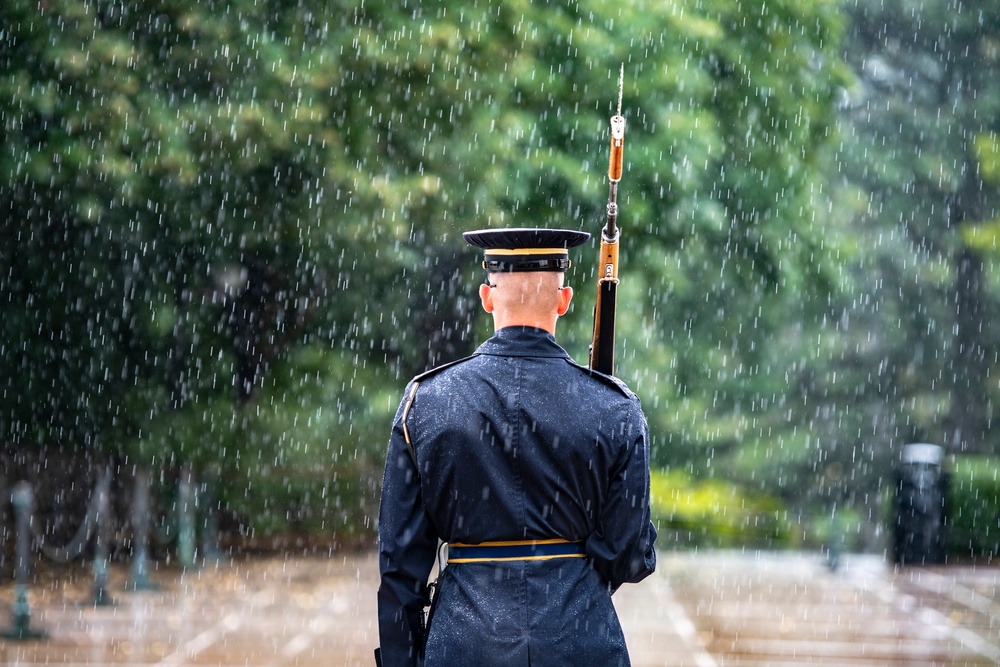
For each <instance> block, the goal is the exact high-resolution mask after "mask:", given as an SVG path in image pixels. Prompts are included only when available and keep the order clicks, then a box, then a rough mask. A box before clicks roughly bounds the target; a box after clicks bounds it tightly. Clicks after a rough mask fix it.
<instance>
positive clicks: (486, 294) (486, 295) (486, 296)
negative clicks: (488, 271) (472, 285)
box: [479, 284, 493, 313]
mask: <svg viewBox="0 0 1000 667" xmlns="http://www.w3.org/2000/svg"><path fill="white" fill-rule="evenodd" d="M479 300H480V301H482V302H483V310H485V311H486V312H487V313H492V312H493V289H492V288H491V287H490V286H489V285H485V284H484V285H480V286H479Z"/></svg>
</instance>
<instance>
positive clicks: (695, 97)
mask: <svg viewBox="0 0 1000 667" xmlns="http://www.w3.org/2000/svg"><path fill="white" fill-rule="evenodd" d="M844 18H845V17H844V16H843V15H842V14H841V13H840V11H839V8H838V6H837V5H836V3H834V2H828V1H826V0H813V1H811V2H802V1H801V0H778V1H777V2H775V1H768V2H765V1H764V0H703V1H702V2H700V3H696V4H695V5H694V6H690V5H689V3H681V2H657V3H639V4H637V5H628V4H623V3H613V2H604V1H601V0H592V1H587V2H558V3H556V2H553V3H531V2H524V1H514V2H502V3H501V2H496V3H495V2H478V3H472V4H471V5H470V4H469V3H466V2H436V3H425V2H415V1H412V0H408V1H406V2H403V3H388V2H365V3H363V4H361V5H358V4H356V3H342V2H336V1H334V0H301V1H297V2H282V1H280V0H271V1H269V2H260V1H259V0H257V1H254V2H251V1H249V0H246V1H242V0H226V1H222V0H218V1H215V2H204V1H202V2H194V0H191V1H183V2H163V1H162V0H143V1H140V0H134V1H132V2H127V3H120V2H105V1H103V0H48V1H47V2H45V3H37V2H34V1H28V0H10V1H8V2H5V3H4V5H3V7H2V9H0V20H2V24H0V26H2V27H0V128H2V132H3V152H2V154H0V210H2V211H3V222H2V229H0V234H2V240H3V243H2V245H0V253H2V256H3V266H4V268H5V273H4V274H3V275H0V293H2V294H3V295H4V296H3V299H4V311H5V316H4V318H3V324H2V325H0V326H2V327H3V337H2V346H3V347H2V351H0V377H2V379H0V433H2V437H3V438H4V443H5V445H4V446H5V447H9V448H15V449H16V448H22V447H36V446H40V445H45V446H48V447H52V446H61V447H74V448H78V447H86V448H90V449H92V450H93V451H94V452H95V453H108V452H111V453H115V454H116V455H119V456H126V457H138V458H140V459H142V460H144V461H147V462H150V461H153V462H158V463H161V464H162V463H163V462H164V461H166V462H168V463H169V462H171V461H180V460H194V461H196V462H198V463H199V465H202V466H209V465H214V466H219V467H221V470H222V471H223V472H222V474H223V476H224V477H227V479H228V481H229V482H230V485H229V488H230V489H231V491H230V493H231V500H232V502H234V503H239V502H241V501H240V498H239V496H240V495H241V494H243V495H244V496H246V495H247V494H252V489H253V488H254V487H253V485H254V484H260V483H261V482H260V481H259V479H260V477H261V476H262V475H265V474H266V475H268V476H269V479H274V478H277V479H279V480H283V481H282V482H281V483H283V484H285V482H287V484H285V486H286V487H287V488H291V486H292V485H293V482H294V479H296V478H297V476H298V477H302V476H303V475H304V476H311V477H310V479H313V480H315V479H320V480H322V481H320V482H318V483H319V487H316V486H315V485H313V486H312V487H310V488H311V489H313V491H311V493H316V494H319V495H321V496H324V497H330V498H332V497H334V496H336V490H337V489H338V488H340V487H341V486H343V483H342V482H341V483H338V482H337V481H336V480H337V479H338V475H340V477H339V479H341V480H343V479H344V477H343V476H344V475H347V476H349V477H351V478H352V479H356V478H359V477H360V478H361V480H362V481H361V483H360V487H358V488H360V489H361V490H360V491H352V498H355V499H354V500H351V501H350V502H363V501H358V500H356V497H364V496H365V494H366V493H368V492H367V491H366V490H365V483H366V478H365V475H366V474H368V472H370V470H371V469H372V468H374V467H376V466H377V464H378V462H379V460H380V459H381V450H382V446H383V443H384V440H385V437H386V433H387V431H386V429H387V423H388V419H389V418H390V417H391V414H392V411H393V410H394V408H395V405H396V402H397V401H398V391H399V390H400V388H401V386H402V383H403V382H404V381H405V379H406V378H407V377H408V376H410V375H411V374H413V373H416V372H418V371H420V370H423V369H424V368H426V367H428V366H430V365H433V364H436V363H439V362H441V361H446V360H449V359H453V358H457V357H459V356H462V355H463V354H466V353H468V352H470V351H471V350H472V349H473V348H474V346H475V344H476V343H477V341H478V340H479V339H481V338H482V337H483V335H484V334H485V332H486V324H487V323H486V322H485V321H484V320H483V318H482V317H481V316H480V315H479V314H478V313H477V303H476V301H475V290H474V284H475V281H476V280H477V279H478V277H479V276H478V271H477V269H476V268H475V264H476V261H477V257H476V255H475V253H474V252H472V251H471V249H469V248H467V247H466V246H465V244H464V243H463V242H462V240H461V232H462V231H465V230H467V229H471V228H478V227H487V226H501V225H510V226H540V225H557V226H562V227H571V228H577V229H586V230H588V231H591V232H595V233H596V231H597V230H598V229H599V228H600V225H601V223H602V217H603V211H604V203H605V201H606V196H607V184H606V177H605V175H604V174H605V165H606V160H607V148H608V147H607V141H608V117H609V116H610V115H611V114H612V113H613V105H614V104H615V102H616V98H617V92H618V91H617V76H618V72H619V67H620V66H621V65H622V64H623V63H624V66H625V89H624V104H623V113H624V114H625V116H626V118H627V121H628V131H627V134H626V148H625V162H626V172H625V177H624V179H623V181H622V185H621V195H622V201H621V205H622V217H621V219H620V222H621V225H622V227H623V229H624V234H625V237H624V238H625V242H624V243H625V246H624V249H623V267H622V276H621V277H622V293H623V296H622V298H623V310H622V312H621V314H620V316H619V318H620V329H621V333H620V348H621V350H622V351H623V352H624V354H623V355H621V359H622V360H621V362H620V368H621V374H622V375H623V377H624V378H625V379H626V380H627V381H628V382H629V383H630V384H631V385H632V386H633V387H634V388H635V389H636V390H637V392H638V393H639V394H640V396H641V397H642V398H643V400H644V403H645V405H646V408H647V412H648V413H649V416H650V422H651V426H652V429H653V433H654V441H655V451H654V454H655V457H656V460H657V462H658V463H659V464H676V465H683V466H686V467H688V468H690V469H691V470H692V471H697V472H702V471H706V470H707V471H709V472H711V471H712V470H714V469H715V468H713V466H712V464H713V463H714V462H720V461H722V462H730V463H732V464H733V465H737V464H739V465H738V466H737V467H740V469H742V470H745V471H747V470H748V471H750V472H748V473H747V475H748V477H753V479H754V480H757V478H756V477H754V476H755V475H757V474H758V473H761V474H763V472H766V471H767V470H769V469H770V467H774V466H779V465H780V464H781V462H782V461H783V460H784V459H783V458H782V454H781V452H779V451H775V452H774V454H773V457H771V454H770V453H769V454H768V458H767V459H766V461H765V460H764V459H763V458H761V461H763V463H761V465H760V466H755V465H754V464H752V462H751V463H748V462H747V461H746V460H745V459H746V457H747V456H748V455H747V454H746V452H751V451H758V452H763V451H764V450H765V449H767V450H770V449H776V450H786V449H796V448H800V447H804V448H806V449H808V448H809V447H810V446H812V445H810V444H809V441H808V438H805V437H804V436H803V433H804V431H805V430H806V428H807V426H806V424H808V423H810V422H809V420H810V419H812V418H813V417H814V415H812V416H811V415H810V414H809V411H810V410H812V409H813V405H814V404H813V403H811V402H809V401H808V400H806V399H805V398H804V395H805V393H808V392H810V391H812V390H813V389H814V388H815V387H814V384H811V382H812V381H811V380H810V379H809V376H810V374H816V373H820V374H821V373H823V372H826V371H825V368H826V366H825V365H819V366H818V365H817V364H816V363H815V362H816V358H817V356H821V355H823V354H825V353H826V352H825V351H826V350H831V351H832V350H837V349H841V347H842V346H843V345H844V341H843V339H842V338H841V333H842V332H841V331H840V330H839V329H835V330H833V331H831V330H830V328H829V326H828V321H827V320H826V319H824V318H825V317H826V311H828V310H831V309H830V308H827V306H828V305H829V304H830V303H832V302H833V301H834V299H835V296H836V295H837V294H839V293H840V291H841V290H842V289H843V287H844V284H845V280H846V279H845V276H844V273H843V264H842V263H843V261H844V260H845V257H847V256H850V255H851V253H852V252H855V251H856V248H853V247H852V246H851V242H852V240H853V238H852V235H851V234H852V233H853V232H852V230H848V229H845V226H844V225H843V224H842V223H843V222H844V217H842V216H837V215H833V214H832V211H833V208H832V207H833V202H834V201H835V195H836V193H834V192H831V188H830V185H829V181H830V179H829V177H830V164H831V162H830V160H831V155H832V154H833V148H834V147H835V146H836V145H837V137H836V123H837V118H838V117H837V101H838V96H839V95H842V91H843V89H844V88H845V87H846V86H847V85H848V82H849V80H850V76H849V74H848V72H847V70H846V69H845V68H844V66H843V65H842V64H841V63H840V61H839V54H840V47H839V43H840V40H841V36H842V32H843V26H844ZM838 196H839V195H838ZM594 255H596V248H591V249H590V251H589V252H588V248H586V247H585V248H583V249H582V252H581V253H579V256H578V257H577V259H576V260H575V261H576V266H575V268H574V269H573V271H572V272H571V274H570V281H571V282H572V283H573V284H574V285H575V286H576V288H577V294H578V303H577V306H576V307H575V309H574V311H573V312H572V313H571V315H570V316H569V318H567V320H566V322H565V324H563V325H561V330H560V336H561V339H562V340H563V342H564V343H565V344H566V346H567V348H568V349H570V351H571V352H572V353H573V354H574V355H575V356H576V357H577V358H578V359H581V360H582V359H583V358H584V356H585V346H586V341H587V340H588V339H589V328H590V317H589V316H590V307H591V306H592V303H593V294H592V291H593V290H592V282H593V281H592V273H593V270H594V265H595V261H594V259H595V258H594ZM909 270H913V269H912V267H910V269H909ZM814 295H819V296H815V297H814ZM807 302H808V303H807ZM817 302H819V303H820V305H819V306H817V305H816V304H817ZM810 304H812V305H810ZM820 312H822V313H823V315H822V316H820V315H818V313H820ZM810 318H813V319H812V320H810ZM817 332H819V334H817ZM848 333H849V334H850V335H855V334H854V330H853V329H852V330H850V331H849V332H848ZM817 335H818V336H819V340H820V343H821V346H822V348H823V351H818V350H817V349H816V340H817V338H816V336H817ZM831 353H833V352H831ZM816 384H823V383H821V382H820V383H816ZM832 384H835V383H832ZM741 457H742V458H741ZM751 458H752V457H751ZM792 458H794V459H795V460H801V457H800V456H799V455H798V454H796V455H795V456H794V457H792ZM331 471H332V472H331ZM366 471H367V472H366ZM774 474H776V475H778V476H780V472H778V473H774ZM774 474H772V473H771V472H768V473H767V475H768V477H767V479H773V478H774ZM275 476H276V477H275ZM758 481H761V480H758ZM310 483H312V482H310ZM316 488H319V490H318V491H316ZM368 497H369V498H370V493H368ZM289 502H291V501H289ZM324 502H326V501H324ZM329 502H333V501H329ZM365 509H366V510H370V508H365ZM338 511H339V510H338Z"/></svg>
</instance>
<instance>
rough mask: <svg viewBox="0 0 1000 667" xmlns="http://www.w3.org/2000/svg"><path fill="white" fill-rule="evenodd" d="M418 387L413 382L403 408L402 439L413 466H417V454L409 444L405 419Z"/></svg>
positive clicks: (411, 444)
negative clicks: (404, 441)
mask: <svg viewBox="0 0 1000 667" xmlns="http://www.w3.org/2000/svg"><path fill="white" fill-rule="evenodd" d="M419 386H420V383H419V382H416V381H414V382H413V384H412V385H411V386H410V395H409V396H407V397H406V405H404V406H403V439H404V440H406V451H408V452H409V453H410V458H411V459H412V460H413V465H417V453H416V452H415V451H413V443H412V442H410V429H408V428H407V427H406V418H407V417H408V416H409V415H410V407H411V406H412V405H413V399H414V397H415V396H416V395H417V387H419ZM418 470H419V468H418Z"/></svg>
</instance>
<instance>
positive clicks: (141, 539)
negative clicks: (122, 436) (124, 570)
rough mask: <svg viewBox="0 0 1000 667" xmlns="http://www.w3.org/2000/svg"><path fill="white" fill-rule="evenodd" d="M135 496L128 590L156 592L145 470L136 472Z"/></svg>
mask: <svg viewBox="0 0 1000 667" xmlns="http://www.w3.org/2000/svg"><path fill="white" fill-rule="evenodd" d="M134 485H135V495H134V497H133V498H132V568H131V576H130V578H129V581H128V583H127V584H126V589H128V590H132V591H155V590H157V586H156V584H154V583H153V582H152V581H150V580H149V505H150V503H149V495H150V491H149V487H150V481H149V473H148V472H147V471H146V469H145V468H142V467H137V468H136V470H135V480H134Z"/></svg>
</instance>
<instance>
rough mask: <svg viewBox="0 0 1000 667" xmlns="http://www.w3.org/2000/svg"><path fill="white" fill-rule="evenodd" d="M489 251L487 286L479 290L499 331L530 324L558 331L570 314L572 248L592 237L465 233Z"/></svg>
mask: <svg viewBox="0 0 1000 667" xmlns="http://www.w3.org/2000/svg"><path fill="white" fill-rule="evenodd" d="M463 236H464V237H465V240H466V241H468V242H469V243H470V244H472V245H474V246H476V247H477V248H482V249H483V250H484V251H485V254H486V258H485V259H484V261H483V268H484V269H486V272H487V273H486V282H485V283H484V284H483V285H480V287H479V298H480V299H481V301H482V304H483V309H484V310H486V312H488V313H491V314H492V315H493V325H494V328H496V329H502V328H503V327H508V326H531V327H536V328H539V329H544V330H546V331H549V332H550V333H555V326H556V321H557V320H558V318H559V317H561V316H562V315H564V314H565V313H566V311H567V310H569V305H570V302H571V301H572V299H573V288H571V287H567V286H565V285H564V284H563V279H564V275H565V272H566V269H568V268H569V266H570V260H569V249H570V248H573V247H576V246H578V245H580V244H582V243H585V242H586V241H587V239H588V238H590V234H587V233H586V232H578V231H573V230H568V229H523V228H522V229H486V230H480V231H475V232H466V233H465V234H463Z"/></svg>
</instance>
